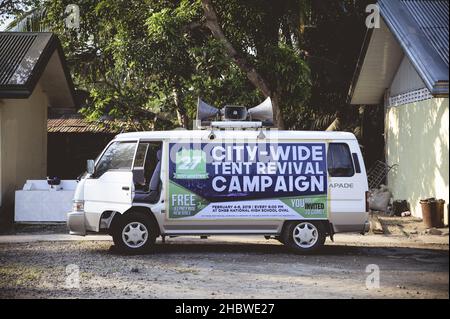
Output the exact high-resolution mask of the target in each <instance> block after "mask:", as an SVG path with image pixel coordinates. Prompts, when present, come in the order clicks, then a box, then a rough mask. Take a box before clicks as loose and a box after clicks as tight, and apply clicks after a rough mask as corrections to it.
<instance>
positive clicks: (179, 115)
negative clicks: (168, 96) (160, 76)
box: [173, 87, 189, 129]
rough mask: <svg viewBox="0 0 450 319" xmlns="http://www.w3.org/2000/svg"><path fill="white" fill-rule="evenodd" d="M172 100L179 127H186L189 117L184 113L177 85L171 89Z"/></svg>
mask: <svg viewBox="0 0 450 319" xmlns="http://www.w3.org/2000/svg"><path fill="white" fill-rule="evenodd" d="M173 102H174V103H175V108H176V112H177V118H178V123H179V124H180V126H181V127H183V128H186V129H187V128H188V125H189V117H188V115H187V113H186V109H185V108H184V106H183V102H181V98H180V91H179V88H178V87H176V88H174V89H173Z"/></svg>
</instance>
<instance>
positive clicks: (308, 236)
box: [282, 220, 326, 254]
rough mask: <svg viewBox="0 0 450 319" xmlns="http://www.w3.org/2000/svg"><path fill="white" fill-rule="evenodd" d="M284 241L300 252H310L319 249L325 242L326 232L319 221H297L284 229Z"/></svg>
mask: <svg viewBox="0 0 450 319" xmlns="http://www.w3.org/2000/svg"><path fill="white" fill-rule="evenodd" d="M282 237H283V242H284V244H285V245H287V246H288V247H289V248H291V249H292V250H294V251H295V252H298V253H303V254H308V253H312V252H315V251H317V250H319V249H320V248H321V247H322V246H323V245H324V243H325V238H326V232H325V227H324V226H323V223H321V222H318V221H305V220H302V221H296V222H292V223H290V224H289V225H288V226H287V227H286V228H285V231H284V234H283V236H282Z"/></svg>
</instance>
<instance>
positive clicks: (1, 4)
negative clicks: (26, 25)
mask: <svg viewBox="0 0 450 319" xmlns="http://www.w3.org/2000/svg"><path fill="white" fill-rule="evenodd" d="M37 2H38V0H0V24H2V23H4V22H5V20H6V19H8V18H12V17H17V16H22V15H23V14H24V13H26V12H27V11H29V10H31V8H33V7H35V6H36V5H37Z"/></svg>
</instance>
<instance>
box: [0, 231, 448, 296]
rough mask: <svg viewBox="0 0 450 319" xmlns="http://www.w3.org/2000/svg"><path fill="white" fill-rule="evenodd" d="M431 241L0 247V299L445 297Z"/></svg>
mask: <svg viewBox="0 0 450 319" xmlns="http://www.w3.org/2000/svg"><path fill="white" fill-rule="evenodd" d="M0 237H1V236H0ZM441 237H442V236H441ZM441 237H439V238H438V237H436V238H437V241H433V240H424V239H423V238H422V237H420V236H419V237H416V238H413V237H406V236H403V237H392V236H391V237H389V236H379V235H378V236H377V235H370V236H364V237H362V236H357V235H356V236H344V235H342V236H339V235H337V236H336V242H335V243H331V242H330V241H327V245H326V246H325V248H324V249H323V250H322V251H321V252H320V253H318V254H316V255H312V256H301V255H296V254H292V253H291V252H290V251H288V250H287V249H286V248H285V247H284V246H282V245H281V244H279V243H278V242H277V241H275V240H269V241H267V240H265V239H264V238H260V237H250V238H245V237H242V238H241V237H225V238H224V237H212V238H210V239H208V240H201V239H199V238H188V237H185V238H181V237H180V238H173V239H169V240H168V241H167V242H166V243H165V244H163V243H161V242H158V244H157V245H156V247H155V249H154V252H153V253H152V254H148V255H144V256H123V255H119V254H117V253H115V252H114V247H113V246H112V242H111V241H109V240H108V238H104V239H103V240H102V241H86V240H84V241H71V242H68V241H53V242H48V241H47V242H42V241H32V240H30V242H16V243H11V242H9V243H8V242H1V241H0V298H177V299H178V298H449V292H448V290H449V274H448V272H449V252H448V236H447V237H446V238H444V241H443V240H442V238H441ZM49 238H54V237H49ZM27 240H28V239H27ZM369 265H372V266H369ZM373 265H375V266H373ZM377 269H379V287H377V285H376V282H377V281H376V280H375V281H373V282H369V286H367V285H366V281H367V280H368V276H373V275H376V271H377ZM374 270H375V273H374V272H373V271H374ZM367 271H368V272H367ZM369 278H371V277H369ZM374 278H376V277H374ZM373 283H374V284H373Z"/></svg>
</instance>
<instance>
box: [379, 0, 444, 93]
mask: <svg viewBox="0 0 450 319" xmlns="http://www.w3.org/2000/svg"><path fill="white" fill-rule="evenodd" d="M378 5H379V7H380V13H381V15H382V17H383V18H384V21H385V22H386V24H387V25H388V27H389V29H390V30H391V32H392V34H393V35H394V36H395V38H396V39H397V40H398V42H399V44H400V46H401V47H402V49H403V51H404V52H405V54H406V55H407V56H408V58H409V59H410V61H411V63H412V64H413V66H414V68H415V69H416V71H417V73H418V74H419V75H420V77H421V78H422V80H423V81H424V83H425V85H426V86H427V88H428V89H429V90H430V92H431V93H432V94H433V95H434V94H435V93H436V94H442V93H444V94H445V93H446V94H447V95H448V66H447V65H446V64H445V63H444V61H442V59H441V58H440V56H439V55H438V54H437V53H436V52H435V50H434V49H433V48H431V47H430V44H429V43H428V41H427V39H426V38H425V36H424V34H423V33H422V32H406V31H405V30H413V29H414V28H415V27H416V23H415V22H414V21H413V20H412V18H411V16H410V15H409V13H405V12H404V8H401V7H400V5H399V2H398V1H392V0H389V1H386V0H379V1H378ZM405 26H408V27H405ZM443 79H445V80H444V81H442V80H443ZM443 82H444V83H445V82H446V83H447V85H446V86H445V85H444V86H443V87H442V86H441V85H440V83H443ZM445 90H446V91H445Z"/></svg>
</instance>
